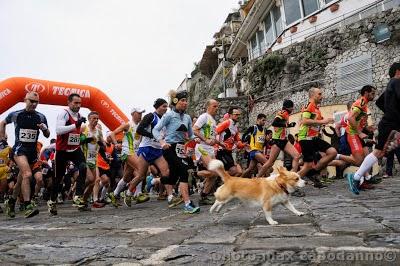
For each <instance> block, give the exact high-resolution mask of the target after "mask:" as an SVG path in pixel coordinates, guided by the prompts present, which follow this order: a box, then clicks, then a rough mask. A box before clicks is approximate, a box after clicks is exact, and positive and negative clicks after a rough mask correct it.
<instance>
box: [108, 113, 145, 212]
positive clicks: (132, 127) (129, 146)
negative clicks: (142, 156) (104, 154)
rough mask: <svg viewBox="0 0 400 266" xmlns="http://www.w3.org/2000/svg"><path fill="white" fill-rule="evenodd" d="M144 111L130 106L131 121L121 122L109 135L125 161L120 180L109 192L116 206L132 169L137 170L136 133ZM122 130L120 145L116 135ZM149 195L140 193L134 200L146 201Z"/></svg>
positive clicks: (137, 147)
mask: <svg viewBox="0 0 400 266" xmlns="http://www.w3.org/2000/svg"><path fill="white" fill-rule="evenodd" d="M144 112H145V110H144V109H140V108H132V110H131V115H132V121H130V122H128V123H125V124H122V125H121V126H119V127H118V128H117V129H115V130H114V131H113V132H111V134H110V137H111V139H112V142H113V144H114V145H115V147H116V148H117V149H122V151H121V160H122V162H125V164H124V173H123V177H122V178H121V180H120V181H119V182H118V184H117V187H116V188H115V190H114V192H111V193H110V194H109V197H110V199H111V202H112V204H113V205H114V206H115V207H117V206H118V204H117V197H119V194H120V192H121V191H123V190H124V189H125V188H126V186H127V185H128V184H129V182H130V181H131V180H132V178H133V175H134V170H136V171H137V169H138V165H137V161H138V156H137V152H138V149H139V144H140V141H141V136H140V135H139V133H137V131H136V130H137V127H138V125H139V123H140V121H141V120H142V114H143V113H144ZM121 132H124V137H123V139H122V145H121V144H119V143H118V142H117V138H116V135H118V134H120V133H121ZM148 200H149V197H148V196H147V195H144V194H141V195H140V196H139V197H138V198H137V199H136V201H137V202H145V201H148Z"/></svg>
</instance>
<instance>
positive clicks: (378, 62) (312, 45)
mask: <svg viewBox="0 0 400 266" xmlns="http://www.w3.org/2000/svg"><path fill="white" fill-rule="evenodd" d="M380 23H386V24H387V25H388V26H389V28H390V30H391V32H392V36H391V39H390V40H389V41H386V42H383V43H381V44H376V43H375V42H374V37H373V34H372V30H373V28H374V26H375V25H377V24H380ZM399 43H400V11H399V10H388V11H386V12H383V13H380V14H377V15H376V16H373V17H369V18H366V19H364V20H362V21H359V22H356V23H354V24H351V25H348V26H346V27H342V28H338V29H335V30H332V31H330V32H327V33H325V34H322V35H319V36H316V37H314V38H311V39H309V40H307V41H305V42H302V43H297V44H293V45H291V46H289V47H286V48H284V49H282V50H279V51H277V52H274V53H273V54H272V55H273V56H278V57H282V58H283V59H284V61H285V62H284V64H283V65H277V63H275V61H274V63H275V66H276V67H281V68H282V69H281V71H278V73H272V74H270V72H271V70H270V69H269V68H268V67H269V65H268V64H269V63H270V62H267V61H268V59H267V58H268V56H269V57H271V54H266V55H264V56H263V57H262V58H260V59H258V60H256V61H254V62H251V63H250V64H248V65H247V70H246V72H247V76H248V77H249V80H250V89H249V93H250V94H251V95H253V97H254V98H255V105H254V108H253V109H252V111H251V112H250V114H249V121H250V123H254V121H255V118H256V116H257V114H258V113H264V114H266V115H267V116H268V118H269V121H272V119H273V116H274V114H275V113H276V112H277V111H278V110H279V109H280V108H281V106H282V102H283V100H284V99H291V100H292V101H293V102H294V103H295V112H297V111H300V109H301V107H302V106H303V105H304V104H306V103H307V101H308V95H307V90H308V88H309V87H310V84H311V83H315V82H318V83H320V84H322V87H323V89H324V90H323V93H324V101H323V103H322V104H323V105H332V104H346V103H347V102H348V101H353V100H355V99H356V98H357V97H359V94H358V92H351V93H347V94H344V95H340V93H338V91H337V90H338V86H337V85H338V77H337V73H336V72H337V64H338V63H343V62H346V61H348V60H350V59H353V58H356V57H359V56H361V55H366V54H370V55H371V58H372V81H373V85H374V86H376V87H377V88H378V94H380V92H381V91H382V90H383V89H384V88H385V87H386V84H387V82H388V79H389V77H388V74H387V73H388V68H389V66H390V64H391V63H393V62H395V61H400V44H399ZM265 62H267V63H265ZM257 67H259V68H260V67H263V68H264V69H266V70H264V69H263V70H264V71H259V70H257V69H256V68H257ZM278 70H279V69H278ZM268 71H270V72H268ZM265 73H269V75H266V74H265ZM371 112H372V115H373V119H374V120H377V119H379V117H380V115H381V113H380V112H379V111H377V108H375V107H374V105H371Z"/></svg>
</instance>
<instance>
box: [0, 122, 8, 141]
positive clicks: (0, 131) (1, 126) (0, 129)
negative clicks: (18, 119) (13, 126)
mask: <svg viewBox="0 0 400 266" xmlns="http://www.w3.org/2000/svg"><path fill="white" fill-rule="evenodd" d="M6 125H7V122H6V120H3V121H1V122H0V140H3V139H6Z"/></svg>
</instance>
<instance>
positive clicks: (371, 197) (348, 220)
mask: <svg viewBox="0 0 400 266" xmlns="http://www.w3.org/2000/svg"><path fill="white" fill-rule="evenodd" d="M305 192H306V194H307V195H306V197H304V198H293V200H292V201H293V204H294V205H295V206H296V208H297V209H298V210H300V211H304V212H306V213H307V214H306V215H305V216H303V217H297V216H294V215H293V214H292V213H291V212H289V211H288V210H286V209H285V208H283V207H281V206H278V207H277V208H275V209H274V211H273V217H274V219H275V220H276V221H278V222H279V225H276V226H270V225H268V224H267V222H266V221H265V218H264V216H263V214H262V212H261V211H260V210H259V209H256V208H251V207H249V206H246V205H243V204H241V203H239V202H237V201H236V202H232V203H230V204H229V205H228V206H226V207H225V208H224V209H222V210H221V212H220V213H218V214H213V215H210V214H209V212H208V209H209V207H203V206H202V210H201V213H200V214H196V215H185V214H183V213H182V211H181V209H180V208H175V209H168V208H167V207H166V202H157V200H156V199H152V200H151V201H150V202H147V203H143V204H140V205H135V206H133V207H132V208H131V209H128V208H126V207H120V208H118V209H115V208H112V207H109V206H106V207H105V208H103V209H94V210H93V211H92V212H85V213H80V212H78V211H76V210H75V209H74V208H73V207H72V206H71V205H70V204H64V205H61V206H60V207H59V215H58V216H57V217H49V216H48V215H47V211H46V209H45V208H44V206H42V207H41V213H40V214H39V215H38V216H36V217H33V218H31V219H25V218H24V217H23V215H22V214H21V213H17V217H16V218H15V219H13V220H10V219H6V218H5V216H4V215H2V216H1V218H0V229H1V233H0V262H1V265H13V264H76V265H80V264H89V265H111V264H119V265H128V264H130V265H132V264H133V265H155V264H165V265H177V264H191V265H193V264H195V265H227V264H228V265H270V264H296V265H310V264H322V265H325V264H328V263H329V264H331V265H332V264H333V265H336V264H337V265H371V264H374V265H400V199H399V198H400V178H392V179H387V180H385V181H384V182H383V183H381V184H379V185H377V189H375V190H373V191H368V192H364V193H362V194H361V195H359V196H355V195H352V194H351V193H350V192H349V191H348V189H347V184H346V183H345V181H344V180H340V181H336V182H335V183H334V184H331V185H330V186H329V187H328V188H325V189H320V190H319V189H315V188H313V187H310V186H308V187H307V188H306V189H305Z"/></svg>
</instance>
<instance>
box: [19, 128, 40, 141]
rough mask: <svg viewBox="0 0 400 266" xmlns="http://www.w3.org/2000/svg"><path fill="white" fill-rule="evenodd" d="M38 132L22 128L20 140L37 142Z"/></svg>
mask: <svg viewBox="0 0 400 266" xmlns="http://www.w3.org/2000/svg"><path fill="white" fill-rule="evenodd" d="M37 133H38V131H37V130H35V129H25V128H21V129H20V130H19V140H20V141H22V142H36V138H37Z"/></svg>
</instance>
